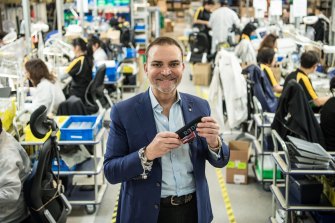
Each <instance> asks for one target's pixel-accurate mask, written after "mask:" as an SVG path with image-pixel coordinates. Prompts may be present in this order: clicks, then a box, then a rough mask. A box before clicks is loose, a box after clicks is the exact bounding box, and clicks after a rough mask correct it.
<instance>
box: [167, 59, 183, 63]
mask: <svg viewBox="0 0 335 223" xmlns="http://www.w3.org/2000/svg"><path fill="white" fill-rule="evenodd" d="M176 62H181V61H180V60H172V61H170V62H169V63H176Z"/></svg>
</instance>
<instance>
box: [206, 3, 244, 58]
mask: <svg viewBox="0 0 335 223" xmlns="http://www.w3.org/2000/svg"><path fill="white" fill-rule="evenodd" d="M233 24H235V25H236V26H237V27H240V19H239V18H238V16H237V14H236V13H235V12H234V11H233V10H231V9H230V8H228V7H221V8H218V9H216V10H215V11H214V12H213V13H212V14H211V17H210V18H209V21H208V26H209V27H211V28H212V49H211V53H214V52H215V49H216V45H217V44H218V43H221V42H225V41H227V38H228V33H229V29H230V28H232V26H233Z"/></svg>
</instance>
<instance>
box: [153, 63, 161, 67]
mask: <svg viewBox="0 0 335 223" xmlns="http://www.w3.org/2000/svg"><path fill="white" fill-rule="evenodd" d="M151 66H153V67H161V66H162V64H159V63H153V64H151Z"/></svg>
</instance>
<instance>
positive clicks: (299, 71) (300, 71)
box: [297, 68, 307, 76]
mask: <svg viewBox="0 0 335 223" xmlns="http://www.w3.org/2000/svg"><path fill="white" fill-rule="evenodd" d="M297 71H298V73H302V74H304V75H306V76H307V74H306V73H305V72H303V71H302V70H300V69H299V68H298V69H297Z"/></svg>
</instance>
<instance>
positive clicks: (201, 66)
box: [192, 63, 212, 86]
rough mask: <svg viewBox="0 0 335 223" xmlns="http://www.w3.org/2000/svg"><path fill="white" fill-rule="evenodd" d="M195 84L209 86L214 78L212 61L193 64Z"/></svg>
mask: <svg viewBox="0 0 335 223" xmlns="http://www.w3.org/2000/svg"><path fill="white" fill-rule="evenodd" d="M192 73H193V84H195V85H203V86H208V85H209V84H210V83H211V79H212V67H211V64H210V63H196V64H194V65H193V72H192Z"/></svg>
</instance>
